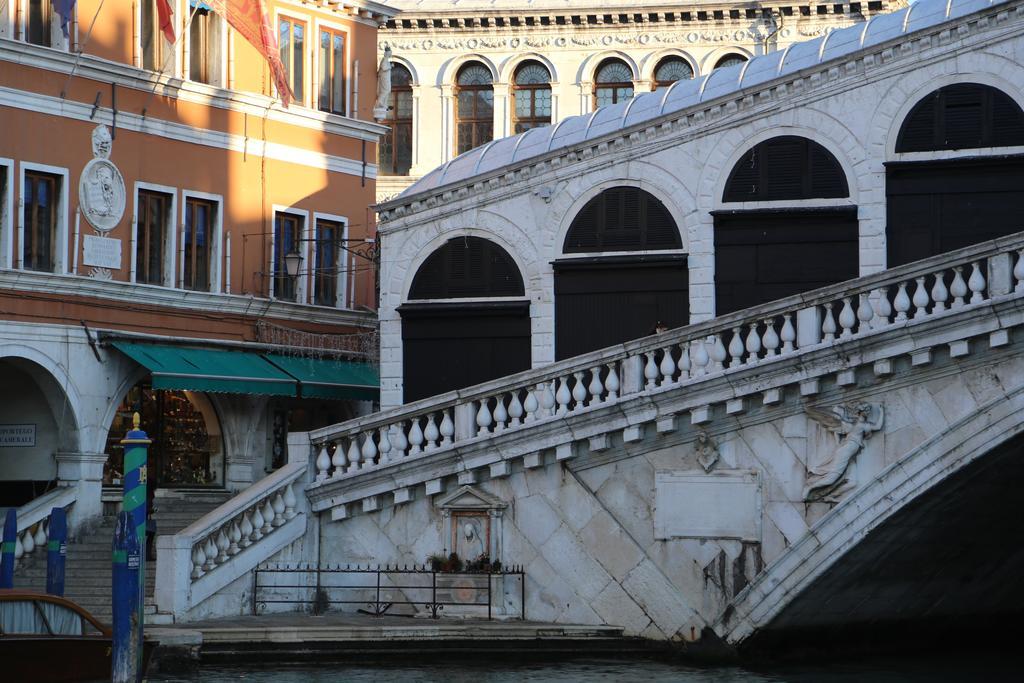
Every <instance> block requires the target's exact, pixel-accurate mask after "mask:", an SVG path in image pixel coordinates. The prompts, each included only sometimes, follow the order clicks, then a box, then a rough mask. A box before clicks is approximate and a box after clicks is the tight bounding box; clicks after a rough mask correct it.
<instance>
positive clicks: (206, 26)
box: [188, 0, 225, 85]
mask: <svg viewBox="0 0 1024 683" xmlns="http://www.w3.org/2000/svg"><path fill="white" fill-rule="evenodd" d="M189 7H190V11H191V14H190V21H189V27H188V40H189V42H188V53H189V57H188V64H189V67H188V74H189V79H191V80H193V81H197V82H199V83H207V84H209V85H222V84H223V68H222V67H223V62H224V40H225V32H224V23H223V21H222V20H221V18H220V16H219V15H217V14H215V13H214V12H213V11H212V10H211V9H210V8H209V7H208V6H207V5H206V4H205V3H203V2H202V0H189Z"/></svg>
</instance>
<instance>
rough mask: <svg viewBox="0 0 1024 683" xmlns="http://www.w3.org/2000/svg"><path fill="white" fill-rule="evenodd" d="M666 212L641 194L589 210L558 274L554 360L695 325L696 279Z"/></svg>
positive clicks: (614, 193)
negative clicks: (692, 291)
mask: <svg viewBox="0 0 1024 683" xmlns="http://www.w3.org/2000/svg"><path fill="white" fill-rule="evenodd" d="M682 248H683V244H682V239H681V238H680V235H679V229H678V228H677V227H676V223H675V221H674V220H673V218H672V215H671V214H670V213H669V211H668V209H667V208H666V207H665V205H664V204H663V203H662V202H661V200H659V199H658V198H657V197H655V196H654V195H652V194H651V193H649V192H646V191H644V190H641V189H640V188H638V187H626V186H623V187H613V188H609V189H607V190H604V191H603V192H601V193H600V194H598V195H597V196H596V197H594V198H593V199H591V200H590V201H588V202H587V203H586V205H585V206H584V207H583V208H582V209H581V210H580V212H579V213H578V214H576V217H575V218H573V221H572V225H571V226H570V227H569V232H568V234H567V235H566V237H565V243H564V244H563V246H562V252H563V254H564V256H563V257H562V258H560V259H558V260H557V261H555V263H554V269H555V357H556V358H557V359H562V358H570V357H572V356H577V355H579V354H581V353H586V352H588V351H593V350H594V349H600V348H603V347H605V346H611V345H612V344H619V343H621V342H624V341H629V340H630V339H636V338H638V337H643V336H646V335H648V334H651V333H652V332H653V331H654V328H655V327H656V326H657V325H658V324H659V323H660V324H661V325H662V326H663V327H665V328H672V327H679V326H680V325H685V324H687V322H689V315H690V307H689V273H688V270H687V262H686V254H684V253H683V250H682Z"/></svg>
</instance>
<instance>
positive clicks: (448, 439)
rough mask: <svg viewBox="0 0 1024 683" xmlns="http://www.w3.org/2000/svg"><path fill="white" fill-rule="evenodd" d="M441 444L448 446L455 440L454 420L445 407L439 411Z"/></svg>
mask: <svg viewBox="0 0 1024 683" xmlns="http://www.w3.org/2000/svg"><path fill="white" fill-rule="evenodd" d="M440 431H441V445H442V446H449V445H451V444H452V443H453V442H454V440H455V422H454V421H453V420H452V416H451V411H450V410H449V409H448V408H445V409H444V410H442V411H441V427H440Z"/></svg>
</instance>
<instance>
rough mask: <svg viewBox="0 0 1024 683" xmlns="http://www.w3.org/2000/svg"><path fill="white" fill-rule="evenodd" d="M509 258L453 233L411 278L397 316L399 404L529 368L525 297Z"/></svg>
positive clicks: (499, 250)
mask: <svg viewBox="0 0 1024 683" xmlns="http://www.w3.org/2000/svg"><path fill="white" fill-rule="evenodd" d="M524 296H525V290H524V287H523V278H522V275H521V274H520V273H519V269H518V268H517V267H516V264H515V262H514V261H513V260H512V257H511V256H509V254H508V252H506V251H505V250H504V249H502V248H501V247H500V246H498V245H497V244H495V243H494V242H491V241H488V240H485V239H483V238H480V237H469V236H465V237H456V238H454V239H451V240H449V241H448V242H447V243H446V244H445V245H444V246H443V247H441V248H440V249H438V250H437V251H435V252H434V253H432V254H431V255H430V256H429V257H427V260H426V261H424V263H423V265H422V266H420V268H419V270H418V271H417V272H416V276H415V278H414V279H413V283H412V289H411V291H410V293H409V299H410V301H409V303H406V304H404V305H402V306H400V307H399V309H398V312H399V314H400V315H401V316H402V375H403V391H404V400H405V402H406V403H408V402H409V401H415V400H418V399H421V398H426V397H427V396H434V395H436V394H441V393H444V392H446V391H451V390H453V389H461V388H463V387H467V386H472V385H473V384H478V383H480V382H486V381H487V380H490V379H494V378H495V377H502V376H504V375H510V374H513V373H516V372H519V371H521V370H527V369H529V368H530V362H531V359H530V302H529V301H527V300H525V299H523V298H521V297H524Z"/></svg>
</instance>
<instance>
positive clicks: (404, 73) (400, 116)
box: [378, 64, 412, 175]
mask: <svg viewBox="0 0 1024 683" xmlns="http://www.w3.org/2000/svg"><path fill="white" fill-rule="evenodd" d="M384 125H385V126H387V127H388V128H389V130H388V132H387V133H385V134H384V135H382V136H381V139H380V146H379V147H378V154H379V156H380V159H379V163H380V172H381V173H382V174H384V175H409V169H410V168H411V167H412V74H410V73H409V70H408V69H406V68H405V67H404V66H402V65H401V64H394V65H393V66H392V67H391V97H390V99H389V100H388V113H387V118H386V119H384Z"/></svg>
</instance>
